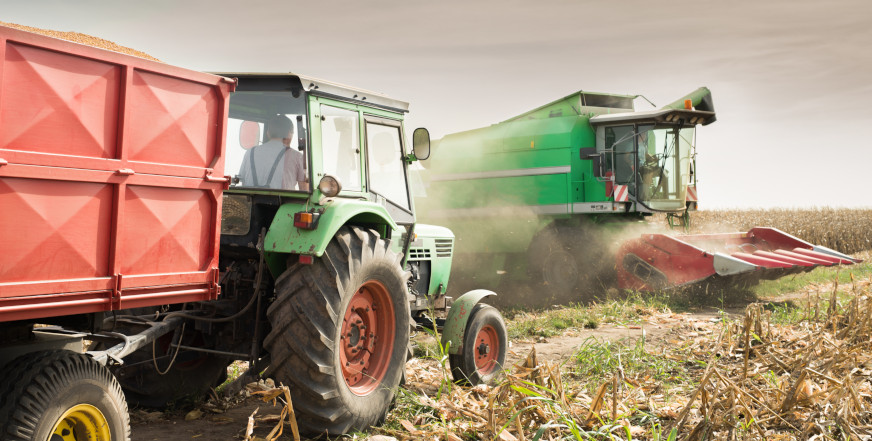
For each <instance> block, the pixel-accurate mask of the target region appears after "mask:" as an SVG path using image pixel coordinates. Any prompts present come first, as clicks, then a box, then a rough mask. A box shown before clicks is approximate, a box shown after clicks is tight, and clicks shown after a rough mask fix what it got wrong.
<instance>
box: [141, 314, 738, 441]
mask: <svg viewBox="0 0 872 441" xmlns="http://www.w3.org/2000/svg"><path fill="white" fill-rule="evenodd" d="M738 311H741V309H740V308H739V309H736V312H738ZM728 313H730V311H728ZM718 319H719V313H718V311H717V310H716V309H714V308H710V309H702V310H699V311H694V312H687V313H681V314H664V315H658V316H652V317H649V318H648V319H647V320H646V321H645V322H643V323H641V324H639V325H630V326H618V325H611V324H605V325H602V326H600V327H598V328H596V329H569V330H567V331H566V332H564V333H563V334H562V335H559V336H553V337H548V338H543V337H539V338H534V339H529V340H516V341H511V342H510V348H509V354H508V363H509V364H514V363H515V362H518V361H520V360H522V359H523V358H524V357H525V356H526V355H527V354H528V353H529V352H530V350H531V349H532V348H533V347H534V346H535V348H536V354H537V357H538V358H539V359H540V360H549V361H556V362H562V361H566V360H568V359H569V358H571V357H572V355H573V354H574V353H575V352H576V351H577V349H578V347H579V346H580V345H581V344H582V343H583V342H584V341H585V340H587V339H589V338H591V337H595V338H598V339H607V340H611V341H617V340H620V339H625V338H629V339H633V340H635V339H639V338H641V337H642V336H643V335H644V337H645V339H646V340H645V341H646V345H651V346H652V347H657V346H661V345H663V344H668V341H669V340H670V339H673V340H674V339H675V338H676V337H677V335H676V334H677V333H678V330H679V327H681V326H682V325H687V324H688V323H691V324H692V323H694V322H710V321H716V320H718ZM685 329H686V326H685ZM682 337H688V336H686V335H685V336H682ZM418 338H422V339H427V338H430V337H429V336H426V335H420V336H418ZM421 366H426V365H422V364H421V363H416V362H415V360H412V361H410V362H409V367H408V368H407V369H414V368H418V369H420V368H421ZM255 410H257V413H256V414H255V416H254V419H255V421H256V424H255V430H254V434H255V435H256V436H260V437H264V436H265V435H266V434H268V433H269V431H270V430H271V429H272V428H273V427H275V425H276V422H277V420H278V416H279V412H280V411H281V408H280V407H278V406H276V407H273V406H272V404H271V403H264V402H262V401H260V400H258V399H255V398H247V399H244V400H241V401H240V402H239V403H238V404H236V405H233V406H231V407H229V408H228V409H226V410H224V411H221V413H215V411H210V410H208V409H205V410H204V412H203V415H201V416H200V417H199V418H197V419H194V420H191V421H186V420H185V415H177V416H168V415H166V414H164V413H160V412H149V411H146V410H140V409H137V410H133V411H132V412H131V416H132V421H131V427H132V429H131V430H132V437H131V440H132V441H153V440H191V439H193V440H216V441H221V440H240V439H243V438H244V435H245V430H246V427H247V423H248V418H249V416H250V415H252V413H253V412H254V411H255ZM282 439H290V438H282Z"/></svg>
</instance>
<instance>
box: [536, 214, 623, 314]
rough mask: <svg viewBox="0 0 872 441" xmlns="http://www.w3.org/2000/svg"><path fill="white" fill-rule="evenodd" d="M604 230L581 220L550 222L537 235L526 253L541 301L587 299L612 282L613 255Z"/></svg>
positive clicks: (581, 300) (572, 301)
mask: <svg viewBox="0 0 872 441" xmlns="http://www.w3.org/2000/svg"><path fill="white" fill-rule="evenodd" d="M606 234H607V233H606V232H605V231H602V228H600V227H597V226H595V225H588V224H582V225H579V226H564V225H560V226H558V225H551V226H549V227H548V228H546V229H544V230H542V231H541V232H540V233H539V234H537V235H536V237H535V238H534V239H533V242H532V243H531V244H530V247H529V249H528V251H527V256H528V265H529V266H528V268H529V269H530V271H531V274H530V275H531V277H532V279H533V280H534V281H535V282H536V283H537V284H539V285H540V286H541V288H542V290H536V291H537V292H539V293H540V295H538V296H537V298H538V299H539V301H540V303H541V302H547V304H567V303H582V302H587V301H590V300H591V299H593V298H594V297H597V296H599V295H600V294H602V293H604V292H605V291H606V289H607V288H609V287H611V286H612V285H613V284H614V279H615V270H614V257H613V256H614V255H613V253H612V252H611V251H610V250H609V244H608V241H607V240H606V239H605V235H606ZM543 290H544V295H541V293H542V292H543ZM530 306H547V305H530Z"/></svg>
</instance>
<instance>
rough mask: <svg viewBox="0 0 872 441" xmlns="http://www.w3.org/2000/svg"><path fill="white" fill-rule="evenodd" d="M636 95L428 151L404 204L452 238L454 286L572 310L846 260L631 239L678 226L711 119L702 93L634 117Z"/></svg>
mask: <svg viewBox="0 0 872 441" xmlns="http://www.w3.org/2000/svg"><path fill="white" fill-rule="evenodd" d="M638 97H639V95H636V96H633V95H615V94H605V93H592V92H586V91H579V92H576V93H573V94H571V95H568V96H565V97H563V98H561V99H558V100H556V101H553V102H550V103H548V104H546V105H544V106H541V107H538V108H536V109H534V110H531V111H529V112H526V113H523V114H521V115H518V116H516V117H513V118H511V119H508V120H506V121H503V122H501V123H498V124H494V125H491V126H489V127H484V128H479V129H475V130H470V131H466V132H461V133H455V134H450V135H447V136H445V137H443V138H442V139H441V140H440V141H438V142H434V149H435V150H437V151H438V154H434V155H433V157H432V159H430V160H428V161H424V162H423V163H422V164H423V165H424V167H425V168H426V170H425V171H424V172H423V173H422V175H423V180H424V188H423V190H422V191H421V192H420V193H421V194H420V195H419V197H418V202H417V205H418V207H419V208H420V210H419V213H420V214H421V216H420V217H421V219H422V220H425V221H427V222H432V223H438V224H441V225H445V226H447V227H449V228H451V229H452V230H453V231H454V232H455V234H456V235H457V243H456V251H457V259H456V260H455V261H456V262H457V264H455V267H454V271H453V274H454V275H456V276H458V279H459V280H458V282H474V284H475V285H476V286H483V287H491V288H496V287H498V286H499V287H500V288H501V289H502V290H503V291H508V289H507V288H511V287H518V286H526V287H527V289H528V292H527V294H530V293H533V294H534V295H535V296H536V299H538V300H539V301H540V302H553V301H573V300H575V301H577V300H579V299H580V298H582V297H583V296H584V295H585V294H591V293H595V292H602V291H603V289H604V288H608V287H611V286H614V285H615V282H617V285H618V286H619V287H620V288H626V289H636V290H656V289H663V288H670V287H674V286H684V285H689V284H705V283H708V282H711V281H714V280H725V281H728V282H729V283H747V282H749V281H750V282H753V281H756V280H759V279H761V278H773V277H779V276H781V275H783V274H786V273H791V272H795V271H799V270H803V269H808V268H812V267H814V266H817V265H824V264H838V263H849V262H853V260H852V259H850V258H849V257H848V256H845V255H842V254H839V253H836V252H834V251H832V250H827V249H824V248H822V247H816V246H814V245H811V244H808V243H806V242H803V241H801V240H799V239H797V238H794V237H792V236H789V235H787V234H785V233H783V232H780V231H778V230H774V229H771V228H755V229H752V230H751V231H748V232H742V233H730V234H718V235H695V236H690V235H684V236H679V237H675V236H672V235H665V234H642V233H643V232H647V233H650V229H646V228H645V227H644V226H645V225H646V223H645V222H644V220H645V218H646V217H648V216H651V215H652V214H654V213H665V214H666V215H667V219H668V220H669V223H670V224H671V225H672V226H684V227H687V226H688V225H689V222H690V215H689V213H690V212H691V211H694V210H696V208H697V196H696V195H697V192H696V173H695V170H696V167H695V158H696V136H695V135H696V130H697V126H705V125H708V124H711V123H712V122H714V121H715V119H716V118H715V109H714V103H713V101H712V96H711V92H710V91H709V90H708V89H707V88H704V87H703V88H699V89H697V90H695V91H693V92H692V93H690V94H688V95H686V96H684V97H681V98H680V99H678V100H676V101H674V102H673V103H670V104H668V105H666V106H664V107H662V108H660V109H654V110H644V111H636V110H635V109H634V104H633V102H634V99H636V98H638ZM634 226H638V227H639V229H635V228H633V227H634ZM630 238H632V239H630ZM797 249H801V250H804V251H803V252H800V251H799V250H797ZM804 252H808V253H810V254H803V253H804ZM833 253H835V254H833ZM803 256H804V257H805V259H803V258H802V257H803ZM526 281H532V282H533V283H532V284H529V283H527V284H525V283H520V282H526ZM542 287H545V288H546V289H544V290H543V289H541V288H542ZM528 300H529V299H524V302H525V303H529V302H528Z"/></svg>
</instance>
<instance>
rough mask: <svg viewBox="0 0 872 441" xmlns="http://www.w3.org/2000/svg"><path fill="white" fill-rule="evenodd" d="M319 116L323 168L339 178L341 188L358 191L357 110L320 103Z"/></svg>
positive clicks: (358, 130) (358, 123)
mask: <svg viewBox="0 0 872 441" xmlns="http://www.w3.org/2000/svg"><path fill="white" fill-rule="evenodd" d="M321 117H322V121H321V146H322V154H323V155H324V172H325V173H329V174H331V175H334V176H336V177H337V178H339V182H340V183H342V189H343V190H351V191H361V190H362V186H361V180H360V121H359V119H358V118H359V116H358V113H357V112H354V111H350V110H343V109H338V108H336V107H331V106H325V105H322V106H321Z"/></svg>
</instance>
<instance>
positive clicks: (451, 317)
mask: <svg viewBox="0 0 872 441" xmlns="http://www.w3.org/2000/svg"><path fill="white" fill-rule="evenodd" d="M495 295H497V293H495V292H493V291H488V290H486V289H474V290H472V291H469V292H467V293H466V294H464V295H462V296H460V297H458V298H457V300H455V301H454V303H452V304H451V310H450V311H448V318H446V319H445V327H444V328H443V329H442V346H443V347H444V346H445V345H446V344H450V345H449V346H448V353H449V354H460V353H462V351H463V334H464V333H465V332H466V323H467V322H468V321H469V314H470V313H471V312H472V308H473V307H474V306H475V305H476V304H477V303H478V302H480V301H481V300H482V299H484V298H485V297H490V296H495Z"/></svg>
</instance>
